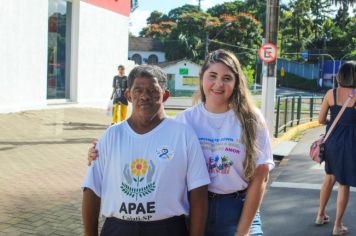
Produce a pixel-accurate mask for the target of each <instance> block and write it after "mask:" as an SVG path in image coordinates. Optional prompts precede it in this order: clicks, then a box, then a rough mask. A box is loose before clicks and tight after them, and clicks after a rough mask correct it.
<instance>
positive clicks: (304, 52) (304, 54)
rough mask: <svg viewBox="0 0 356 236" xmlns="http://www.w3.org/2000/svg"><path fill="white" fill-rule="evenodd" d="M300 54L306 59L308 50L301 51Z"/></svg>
mask: <svg viewBox="0 0 356 236" xmlns="http://www.w3.org/2000/svg"><path fill="white" fill-rule="evenodd" d="M301 56H302V57H303V58H304V59H308V57H309V52H308V51H303V52H302V53H301Z"/></svg>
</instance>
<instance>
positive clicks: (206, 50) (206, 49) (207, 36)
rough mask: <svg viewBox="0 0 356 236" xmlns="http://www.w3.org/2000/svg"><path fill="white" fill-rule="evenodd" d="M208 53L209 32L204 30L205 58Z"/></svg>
mask: <svg viewBox="0 0 356 236" xmlns="http://www.w3.org/2000/svg"><path fill="white" fill-rule="evenodd" d="M208 55H209V32H208V31H206V34H205V58H207V57H208Z"/></svg>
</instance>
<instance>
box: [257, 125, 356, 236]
mask: <svg viewBox="0 0 356 236" xmlns="http://www.w3.org/2000/svg"><path fill="white" fill-rule="evenodd" d="M324 130H325V127H324V126H320V127H317V128H314V129H310V130H308V131H306V132H305V134H304V135H303V136H302V138H301V140H300V141H299V142H298V145H297V146H296V147H295V148H294V149H293V151H292V153H291V154H290V155H289V156H288V157H285V158H284V159H283V161H282V162H281V164H280V165H279V166H278V167H276V168H275V169H274V170H273V171H272V173H271V178H273V179H272V183H271V185H270V186H269V188H268V190H267V193H266V195H265V198H264V201H263V204H262V207H261V215H262V220H263V230H264V233H265V235H266V236H270V235H271V236H286V235H313V236H324V235H332V229H333V222H334V220H335V211H336V197H337V187H334V191H333V193H332V196H331V198H330V200H329V204H328V206H327V210H326V212H327V214H328V215H329V216H330V218H331V221H330V223H329V224H327V225H323V226H315V225H314V221H315V217H316V214H317V210H318V207H319V193H320V191H319V190H320V186H321V183H322V182H323V177H324V173H325V172H324V165H319V164H317V163H314V162H313V161H311V160H310V159H309V156H308V153H309V147H310V144H311V143H312V141H314V140H316V139H317V138H318V137H319V136H320V134H321V133H323V132H324ZM355 220H356V190H355V188H351V192H350V200H349V205H348V207H347V209H346V212H345V215H344V220H343V222H344V224H345V225H346V226H347V227H348V228H349V231H350V233H349V234H347V235H350V236H351V235H356V225H355Z"/></svg>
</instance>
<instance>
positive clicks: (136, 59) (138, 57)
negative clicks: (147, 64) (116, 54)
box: [131, 54, 142, 65]
mask: <svg viewBox="0 0 356 236" xmlns="http://www.w3.org/2000/svg"><path fill="white" fill-rule="evenodd" d="M131 60H133V61H134V62H135V64H136V65H141V64H142V57H141V55H140V54H134V55H132V57H131Z"/></svg>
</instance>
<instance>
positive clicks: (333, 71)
mask: <svg viewBox="0 0 356 236" xmlns="http://www.w3.org/2000/svg"><path fill="white" fill-rule="evenodd" d="M330 57H331V56H330ZM331 59H332V60H333V62H334V66H333V89H334V88H335V60H334V58H333V57H331Z"/></svg>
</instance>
